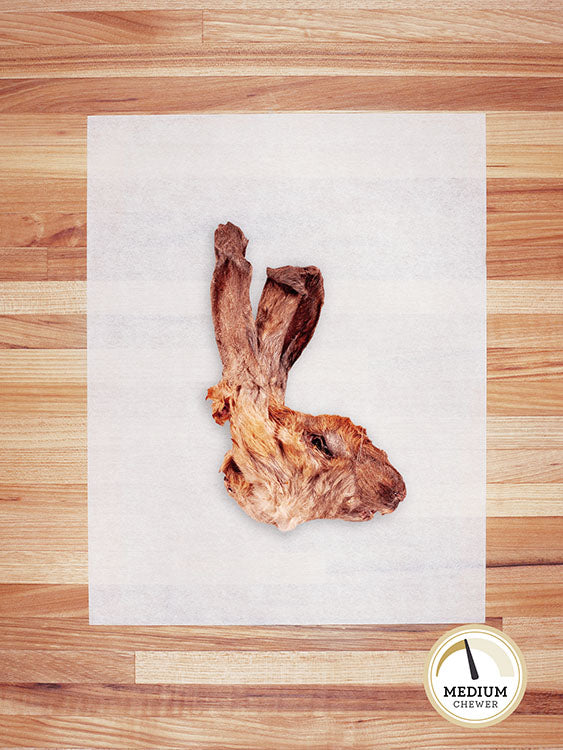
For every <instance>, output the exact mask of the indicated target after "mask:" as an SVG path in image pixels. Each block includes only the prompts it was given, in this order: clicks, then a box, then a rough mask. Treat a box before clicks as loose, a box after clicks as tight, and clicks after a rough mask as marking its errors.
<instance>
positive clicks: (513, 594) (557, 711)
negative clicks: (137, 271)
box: [0, 0, 563, 750]
mask: <svg viewBox="0 0 563 750" xmlns="http://www.w3.org/2000/svg"><path fill="white" fill-rule="evenodd" d="M562 28H563V20H562V15H561V7H560V3H559V2H553V1H552V0H543V2H538V0H513V1H512V2H510V3H508V2H504V0H502V2H498V3H494V4H491V3H490V2H485V0H466V2H464V3H463V7H462V5H461V4H460V3H459V2H458V0H440V2H439V3H438V4H435V3H429V2H422V3H413V2H412V0H378V1H377V2H376V3H372V2H368V1H367V0H350V1H349V2H347V3H345V7H343V6H342V3H340V4H338V3H336V2H335V1H334V0H326V2H324V3H323V7H322V8H314V9H312V7H311V4H310V3H307V2H305V0H295V2H293V3H292V4H291V7H290V8H284V7H283V6H280V5H279V3H277V2H273V0H245V2H244V4H243V5H241V4H240V3H239V2H235V0H218V1H217V2H215V3H214V4H213V7H212V8H206V7H203V8H202V6H201V5H198V4H197V3H196V2H195V0H157V2H156V3H153V5H150V4H147V3H146V0H18V2H14V0H0V49H1V57H2V64H1V65H0V413H2V419H1V420H0V736H1V737H2V741H1V743H0V744H2V747H16V746H19V747H22V746H23V747H37V748H47V747H53V748H55V747H56V748H59V747H84V748H94V747H96V748H123V749H125V748H127V750H130V748H145V747H184V748H186V747H187V748H189V747H193V748H196V747H197V748H198V749H199V748H206V747H208V748H213V749H214V750H217V748H222V749H223V748H224V749H225V750H228V749H229V748H233V750H234V748H237V749H240V748H242V747H244V748H245V749H246V748H248V749H250V748H256V749H257V750H268V749H269V748H272V749H273V748H275V749H276V750H283V748H288V749H289V748H291V750H297V748H307V749H308V750H309V749H310V748H312V749H313V750H315V749H316V748H318V749H319V750H320V749H321V748H322V750H326V748H329V747H330V748H336V747H338V748H340V747H342V748H346V747H350V748H351V747H354V748H359V749H360V750H361V749H362V748H366V749H367V748H369V749H370V750H372V748H373V747H386V748H387V747H388V748H391V749H393V748H401V750H403V749H404V748H407V747H416V748H428V749H429V750H430V749H432V750H434V748H454V747H459V748H469V747H477V748H504V747H507V748H508V747H509V748H514V749H516V750H524V749H525V748H528V747H534V748H551V750H553V749H554V748H556V747H559V746H560V744H561V742H560V734H561V714H562V713H563V703H562V699H561V673H562V669H563V664H562V658H561V657H562V650H563V642H562V639H561V632H562V631H561V623H562V622H563V619H562V618H563V605H562V602H563V582H562V578H561V570H562V569H563V546H562V542H561V540H562V538H563V528H562V526H561V518H562V505H563V479H562V469H561V447H562V446H561V443H562V440H563V435H562V421H561V419H562V412H561V405H562V402H563V391H562V385H561V384H562V382H563V360H562V358H561V341H562V322H561V313H562V312H563V310H562V301H561V300H562V299H563V295H562V294H561V292H562V291H563V290H562V285H561V279H562V270H563V252H562V248H563V220H562V217H563V112H562V107H561V102H562V101H563V36H562ZM310 109H325V110H326V109H330V110H347V109H354V110H361V111H370V110H374V109H375V110H402V111H409V110H430V111H436V110H438V111H449V110H465V111H467V110H471V111H486V112H487V211H488V220H487V234H488V242H487V245H488V246H487V263H488V278H489V284H488V315H489V325H488V334H489V339H488V346H489V348H488V368H487V375H488V439H487V447H488V484H487V498H488V501H487V514H488V522H487V565H488V567H487V590H486V597H487V598H486V604H487V606H486V611H487V616H488V618H489V619H488V622H489V623H490V624H492V625H494V626H496V627H502V628H504V629H505V630H506V631H507V632H508V633H509V634H510V635H512V636H513V637H514V638H515V639H516V641H517V643H519V645H520V646H521V648H522V649H523V650H524V654H525V657H526V660H527V662H528V669H529V673H530V683H529V686H528V690H527V692H526V695H525V697H524V700H523V701H522V703H521V704H520V706H519V708H518V710H517V712H516V714H515V715H514V716H512V717H510V718H509V719H508V720H507V721H505V722H503V723H502V724H500V725H498V726H495V727H490V728H487V729H485V730H481V731H479V732H476V733H470V732H468V731H467V730H464V729H462V728H461V727H456V726H454V725H450V724H448V723H447V722H446V721H444V720H443V719H442V718H441V717H439V716H438V715H437V714H436V713H435V712H434V711H433V710H432V709H431V707H430V705H429V703H428V701H427V699H426V696H425V694H424V691H423V688H422V683H421V679H420V671H421V668H420V665H421V663H422V661H423V659H424V657H425V655H426V653H427V649H428V648H429V647H430V645H431V644H432V643H433V642H434V640H435V639H436V638H437V637H438V636H439V635H441V634H442V633H443V632H445V631H446V630H447V629H449V627H451V626H449V625H421V626H378V625H370V626H323V627H268V628H250V627H232V628H204V627H185V628H182V627H155V628H138V627H135V628H120V627H109V628H108V627H98V626H90V625H89V624H88V589H87V585H86V584H87V539H86V518H87V498H86V474H85V469H86V355H85V350H84V346H85V312H86V310H85V279H86V128H87V120H86V115H89V114H106V113H124V114H126V113H152V112H155V113H174V112H221V111H225V112H230V111H240V112H263V111H306V110H310ZM136 652H137V655H136ZM135 658H136V659H137V668H138V670H139V677H140V678H142V679H148V680H154V679H158V680H160V679H164V680H170V681H178V682H181V681H184V680H186V679H187V680H194V681H195V682H194V683H193V684H171V682H169V683H168V684H134V682H133V680H134V677H135V675H134V660H135ZM252 680H257V681H258V682H259V684H256V682H254V683H252V682H251V681H252ZM2 681H4V683H3V684H2ZM206 681H207V682H208V683H210V684H203V683H205V682H206ZM280 681H281V682H283V683H284V684H274V683H276V682H280ZM241 682H243V683H244V682H247V683H248V684H240V683H241ZM288 682H290V683H293V684H288ZM358 682H360V683H363V684H358ZM211 683H214V684H211ZM311 683H313V684H311Z"/></svg>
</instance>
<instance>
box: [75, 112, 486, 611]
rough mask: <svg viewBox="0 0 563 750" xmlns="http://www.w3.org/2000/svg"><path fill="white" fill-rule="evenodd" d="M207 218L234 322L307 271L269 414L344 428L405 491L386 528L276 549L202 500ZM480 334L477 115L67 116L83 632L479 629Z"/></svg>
mask: <svg viewBox="0 0 563 750" xmlns="http://www.w3.org/2000/svg"><path fill="white" fill-rule="evenodd" d="M226 221H232V222H234V223H235V224H238V225H239V226H240V227H241V228H242V229H243V231H244V233H245V234H246V236H247V237H248V238H249V239H250V244H249V246H248V249H247V258H248V259H249V260H250V262H251V263H252V264H253V266H254V278H253V287H252V296H253V304H254V305H255V306H256V303H257V300H258V297H259V295H260V291H261V288H262V285H263V283H264V281H265V278H266V272H265V269H266V266H268V265H269V266H274V267H275V266H281V265H288V264H295V265H316V266H319V268H320V269H321V270H322V272H323V276H324V283H325V305H324V308H323V310H322V313H321V318H320V321H319V325H318V327H317V330H316V331H315V334H314V336H313V338H312V340H311V342H310V344H309V345H308V347H307V348H306V350H305V351H304V353H303V355H302V356H301V358H300V359H299V360H298V362H297V363H296V364H295V366H294V367H293V368H292V370H291V372H290V375H289V383H288V388H287V398H286V403H287V404H288V405H289V406H290V407H292V408H294V409H299V410H301V411H306V412H309V413H313V414H314V413H317V414H319V413H335V414H341V415H344V416H348V417H350V418H351V419H352V421H354V422H355V423H356V424H361V425H363V426H364V427H366V429H367V431H368V435H369V436H370V438H371V440H372V441H373V442H374V444H375V445H377V446H378V447H380V448H382V449H384V450H385V451H386V452H387V453H388V454H389V458H390V460H391V462H392V463H393V465H394V466H395V467H396V468H397V469H398V470H399V471H400V472H401V473H402V475H403V477H404V479H405V482H406V485H407V498H406V500H405V501H404V502H403V503H402V504H401V505H400V506H399V507H398V509H397V510H396V511H395V512H394V513H393V514H391V515H387V516H384V517H382V516H376V517H375V518H374V520H372V521H371V522H367V523H350V522H346V521H326V520H321V521H314V522H310V523H307V524H304V525H302V526H299V527H298V528H297V529H296V530H294V531H291V532H289V533H287V534H283V533H281V532H279V531H278V530H277V529H276V528H274V527H271V526H266V525H263V524H259V523H257V522H255V521H253V520H252V519H251V518H249V517H248V516H247V515H246V514H245V513H244V512H243V511H242V510H241V509H240V508H239V507H238V505H237V504H236V503H235V501H234V500H232V499H231V498H230V497H229V496H228V494H227V492H226V491H225V489H224V486H223V478H222V475H221V474H219V472H218V469H219V466H220V464H221V461H222V458H223V455H224V453H225V452H226V450H227V449H228V447H229V444H230V438H229V430H228V425H226V426H224V427H219V426H218V425H216V424H215V422H214V421H213V419H212V417H211V412H210V406H209V402H206V401H205V395H206V390H207V388H208V387H209V386H210V385H213V384H215V383H216V382H217V381H218V380H219V379H220V376H221V364H220V359H219V355H218V352H217V349H216V345H215V340H214V335H213V326H212V320H211V312H210V300H209V284H210V280H211V274H212V271H213V266H214V253H213V232H214V229H215V227H216V226H217V224H219V223H222V222H226ZM485 322H486V309H485V119H484V116H483V115H480V114H388V113H362V114H340V113H339V114H333V113H311V114H309V113H307V114H269V115H179V116H176V115H174V116H122V117H113V116H112V117H90V118H89V119H88V456H89V469H88V503H89V565H90V573H89V581H90V622H92V623H95V624H103V623H106V624H176V623H177V624H238V623H242V624H286V623H287V624H317V623H318V624H321V623H415V622H479V621H482V620H483V617H484V575H485V568H484V551H485V391H486V366H485V362H486V349H485V346H486V339H485V335H486V334H485Z"/></svg>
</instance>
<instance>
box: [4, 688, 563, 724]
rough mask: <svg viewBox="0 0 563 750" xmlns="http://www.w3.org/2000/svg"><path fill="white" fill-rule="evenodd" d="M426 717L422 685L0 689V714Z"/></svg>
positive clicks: (531, 704) (545, 703)
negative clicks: (222, 712)
mask: <svg viewBox="0 0 563 750" xmlns="http://www.w3.org/2000/svg"><path fill="white" fill-rule="evenodd" d="M213 709H243V710H249V711H260V710H262V711H323V710H324V711H366V712H373V711H389V712H396V711H408V712H416V713H418V712H420V711H422V712H427V711H428V710H429V703H428V698H427V697H426V693H425V692H424V688H423V687H422V685H420V686H417V687H406V686H405V687H404V686H397V685H377V686H371V685H315V686H308V685H91V684H85V685H84V684H83V685H80V684H61V683H55V684H41V683H21V684H16V685H0V715H1V714H20V715H28V716H29V715H39V716H40V715H45V714H51V713H54V714H56V713H66V714H79V715H82V716H96V715H114V716H120V715H127V716H164V715H166V716H179V715H182V714H184V713H187V712H189V711H193V710H201V711H205V710H213ZM517 713H519V714H540V715H545V714H551V715H557V714H563V695H560V694H557V693H554V692H550V691H547V690H533V689H532V690H529V691H527V692H526V694H525V696H524V698H523V700H522V702H521V703H520V706H519V707H518V709H517Z"/></svg>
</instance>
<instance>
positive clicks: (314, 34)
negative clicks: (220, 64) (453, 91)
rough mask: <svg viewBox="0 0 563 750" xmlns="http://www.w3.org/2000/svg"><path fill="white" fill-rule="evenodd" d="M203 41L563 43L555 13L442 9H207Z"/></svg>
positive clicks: (560, 24)
mask: <svg viewBox="0 0 563 750" xmlns="http://www.w3.org/2000/svg"><path fill="white" fill-rule="evenodd" d="M203 39H204V42H238V43H245V44H247V43H249V42H250V43H252V42H293V43H295V42H309V41H315V42H339V41H364V40H367V41H372V42H376V41H387V42H398V41H404V40H412V41H418V42H421V41H457V42H495V43H499V42H500V43H502V42H511V43H513V44H514V43H519V42H561V41H562V40H563V23H562V22H561V18H560V17H557V15H556V14H554V13H553V11H549V10H548V11H542V10H541V9H539V8H538V9H537V10H535V11H533V12H530V13H524V12H522V11H520V12H515V13H511V12H509V11H506V10H504V9H501V10H495V9H494V8H491V9H487V10H485V9H484V8H479V9H478V10H475V11H474V12H470V11H469V12H468V11H465V12H464V11H463V10H456V11H455V12H454V11H447V10H446V9H444V8H443V7H440V6H439V5H438V6H437V7H435V8H430V7H428V6H426V7H422V8H420V9H419V10H418V11H417V10H415V9H414V8H411V9H409V10H408V11H400V10H399V11H397V10H386V9H381V8H380V9H377V10H359V9H350V10H338V11H334V10H327V9H324V8H323V9H322V10H301V11H300V12H299V13H295V11H294V10H285V9H284V10H281V9H280V10H267V11H266V10H264V11H259V10H255V9H253V10H252V11H249V10H247V9H241V10H236V11H235V10H216V9H213V10H204V12H203Z"/></svg>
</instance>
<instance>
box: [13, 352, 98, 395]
mask: <svg viewBox="0 0 563 750" xmlns="http://www.w3.org/2000/svg"><path fill="white" fill-rule="evenodd" d="M65 383H66V384H67V385H70V386H72V385H75V386H76V385H85V384H86V352H85V351H81V350H69V349H60V350H57V349H51V350H48V349H47V350H38V351H26V350H25V349H20V350H10V351H8V350H4V351H0V385H2V386H5V385H8V384H9V385H12V386H17V385H20V384H28V385H35V386H38V387H40V386H52V385H56V384H65Z"/></svg>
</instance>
